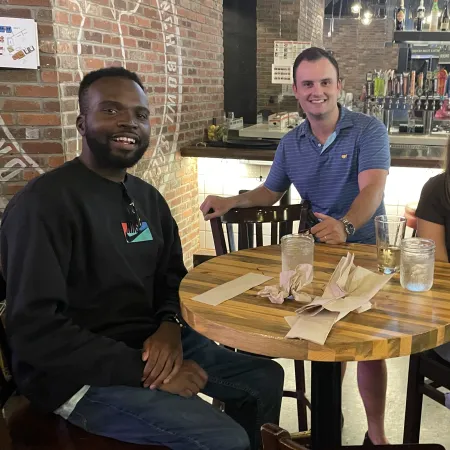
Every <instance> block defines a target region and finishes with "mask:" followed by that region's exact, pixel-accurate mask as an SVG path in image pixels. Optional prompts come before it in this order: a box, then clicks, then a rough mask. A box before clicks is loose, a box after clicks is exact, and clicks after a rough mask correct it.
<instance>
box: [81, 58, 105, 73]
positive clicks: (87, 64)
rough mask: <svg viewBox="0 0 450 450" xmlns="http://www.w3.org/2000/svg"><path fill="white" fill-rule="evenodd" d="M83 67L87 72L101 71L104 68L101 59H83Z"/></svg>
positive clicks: (103, 62)
mask: <svg viewBox="0 0 450 450" xmlns="http://www.w3.org/2000/svg"><path fill="white" fill-rule="evenodd" d="M83 66H84V68H85V69H87V70H97V69H102V68H103V67H105V61H103V59H97V58H84V59H83Z"/></svg>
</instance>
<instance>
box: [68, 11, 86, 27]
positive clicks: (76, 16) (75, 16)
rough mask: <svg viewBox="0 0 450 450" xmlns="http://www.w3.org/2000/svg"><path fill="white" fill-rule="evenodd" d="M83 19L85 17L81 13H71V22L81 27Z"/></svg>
mask: <svg viewBox="0 0 450 450" xmlns="http://www.w3.org/2000/svg"><path fill="white" fill-rule="evenodd" d="M82 21H83V18H82V17H81V16H80V15H79V14H71V15H70V24H71V25H73V26H75V27H79V26H80V25H81V22H82Z"/></svg>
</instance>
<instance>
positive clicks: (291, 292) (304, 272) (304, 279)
mask: <svg viewBox="0 0 450 450" xmlns="http://www.w3.org/2000/svg"><path fill="white" fill-rule="evenodd" d="M312 280H313V266H312V265H311V264H299V265H298V266H297V267H296V268H295V270H285V271H284V272H281V273H280V284H279V285H277V286H264V289H263V290H261V291H259V292H258V295H259V296H260V297H267V298H268V299H269V300H270V301H271V302H272V303H277V304H279V305H281V304H282V303H283V302H284V300H285V299H286V298H288V297H292V298H293V299H294V300H295V301H297V302H301V303H309V302H310V301H311V296H310V295H308V294H306V293H305V292H300V290H301V289H302V288H303V287H305V286H307V285H308V284H310V283H311V282H312Z"/></svg>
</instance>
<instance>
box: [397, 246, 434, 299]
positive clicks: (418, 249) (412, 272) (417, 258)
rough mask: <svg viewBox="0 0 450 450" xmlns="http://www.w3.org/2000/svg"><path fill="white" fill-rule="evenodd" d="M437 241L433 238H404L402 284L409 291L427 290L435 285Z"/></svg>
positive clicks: (401, 270)
mask: <svg viewBox="0 0 450 450" xmlns="http://www.w3.org/2000/svg"><path fill="white" fill-rule="evenodd" d="M435 248H436V246H435V243H434V241H432V240H431V239H422V238H410V239H404V240H403V242H402V247H401V263H400V264H401V268H400V284H401V285H402V287H404V288H405V289H408V291H414V292H425V291H429V290H430V289H431V287H432V286H433V280H434V253H435Z"/></svg>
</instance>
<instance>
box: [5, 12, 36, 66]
mask: <svg viewBox="0 0 450 450" xmlns="http://www.w3.org/2000/svg"><path fill="white" fill-rule="evenodd" d="M0 67H9V68H14V69H37V68H38V67H39V45H38V34H37V24H36V21H35V20H33V19H15V18H10V17H0Z"/></svg>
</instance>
